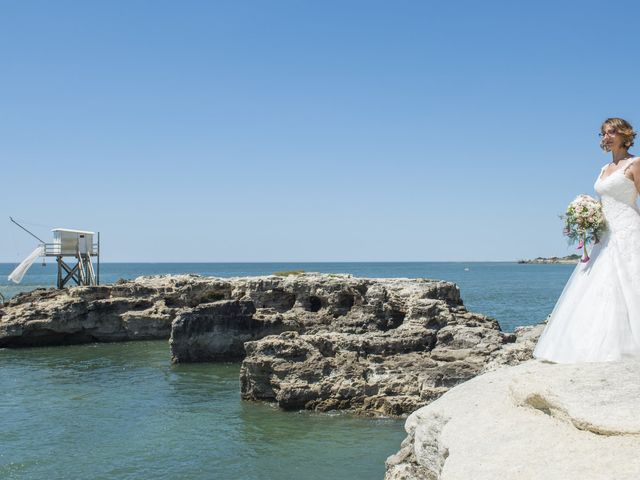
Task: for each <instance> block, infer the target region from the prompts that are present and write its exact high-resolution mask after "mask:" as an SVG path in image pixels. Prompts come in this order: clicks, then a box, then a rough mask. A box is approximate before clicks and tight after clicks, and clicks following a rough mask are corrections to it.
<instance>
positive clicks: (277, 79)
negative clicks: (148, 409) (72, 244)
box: [0, 0, 640, 262]
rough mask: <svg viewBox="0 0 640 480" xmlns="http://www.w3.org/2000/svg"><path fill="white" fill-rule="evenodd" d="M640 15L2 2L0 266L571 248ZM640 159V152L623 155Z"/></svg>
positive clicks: (628, 10) (378, 6) (605, 7)
mask: <svg viewBox="0 0 640 480" xmlns="http://www.w3.org/2000/svg"><path fill="white" fill-rule="evenodd" d="M639 14H640V7H638V6H637V5H636V4H635V3H634V2H616V3H615V4H613V3H611V4H603V3H602V2H590V1H579V2H578V1H575V2H558V3H556V2H547V1H537V2H526V4H524V3H522V4H521V3H520V2H494V1H485V2H471V1H469V2H456V1H452V2H429V1H397V2H389V1H387V2H382V1H366V2H365V1H349V0H344V1H323V2H311V1H276V0H274V1H238V0H236V1H207V2H204V1H203V2H198V1H184V2H175V1H135V0H134V1H112V2H84V1H56V2H49V1H42V2H37V1H17V0H13V1H8V0H0V62H1V71H0V72H1V73H0V87H1V88H0V164H1V165H2V172H3V174H2V180H3V181H2V188H1V189H0V191H1V193H0V225H3V227H2V235H0V261H5V262H18V261H20V260H22V258H23V257H24V256H26V255H27V254H28V253H29V252H30V251H31V250H32V249H33V248H34V247H35V246H36V245H35V242H34V241H32V239H31V238H30V237H28V236H27V235H26V234H24V233H23V232H21V231H20V230H19V229H17V227H15V226H13V225H12V224H11V223H10V222H9V220H8V217H9V215H12V216H14V217H15V218H17V219H19V220H21V221H24V222H25V224H26V225H27V226H28V227H29V228H32V229H33V230H34V231H35V232H36V233H37V234H38V235H40V236H42V237H44V238H45V239H48V238H50V237H51V234H50V233H49V230H50V229H51V228H53V227H67V228H79V229H90V230H96V231H100V232H101V236H102V243H103V245H102V246H103V260H105V261H174V262H176V261H212V262H214V261H247V262H252V261H413V260H415V261H439V260H443V261H445V260H461V261H470V260H514V259H518V258H525V257H535V256H538V255H564V254H566V253H570V252H572V251H573V250H572V249H570V248H569V247H567V243H566V241H565V239H564V238H563V237H562V234H561V222H560V220H559V219H558V215H559V214H560V213H562V212H563V210H564V208H565V206H566V204H567V203H568V202H569V201H570V200H572V199H573V198H574V197H575V196H576V195H577V194H579V193H590V194H592V192H593V182H594V180H595V177H596V175H597V173H598V171H599V168H600V166H601V165H603V164H604V163H606V162H607V161H608V158H607V156H606V155H605V154H604V153H602V152H601V151H600V150H599V148H598V138H597V132H598V129H599V125H600V122H601V121H602V120H603V119H604V118H606V117H608V116H621V117H624V118H627V119H629V120H630V121H631V122H632V123H635V124H636V125H637V126H640V96H639V95H637V89H638V78H639V73H640V72H639V68H638V64H639V62H638V61H637V58H636V57H637V51H636V50H637V48H636V47H637V40H636V34H635V33H634V32H635V28H634V27H633V26H632V25H631V24H632V23H633V22H632V21H630V22H629V23H627V22H626V21H625V20H626V19H630V20H633V19H637V18H639V17H640V16H639ZM632 151H633V150H632Z"/></svg>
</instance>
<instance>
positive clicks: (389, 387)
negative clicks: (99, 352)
mask: <svg viewBox="0 0 640 480" xmlns="http://www.w3.org/2000/svg"><path fill="white" fill-rule="evenodd" d="M3 311H4V313H5V314H4V315H3V316H2V317H1V318H0V347H17V346H35V345H57V344H66V343H84V342H93V341H102V342H105V341H124V340H137V339H151V338H163V339H166V338H168V337H169V336H171V338H170V346H171V352H172V359H173V361H174V362H195V361H219V360H240V359H242V358H243V357H244V361H243V364H242V368H241V393H242V397H243V398H245V399H254V400H268V401H276V402H277V403H278V404H279V406H281V407H282V408H287V409H297V408H307V409H317V410H332V409H351V410H354V411H358V412H367V413H379V414H386V415H401V414H406V413H410V412H412V411H414V410H415V409H417V408H419V407H421V406H423V405H425V404H427V403H428V402H430V401H432V400H434V399H436V398H438V397H439V396H440V395H442V394H443V393H444V392H446V391H447V390H448V389H449V388H451V387H452V386H454V385H457V384H459V383H461V382H464V381H465V380H468V379H470V378H472V377H474V376H476V375H477V374H479V373H481V372H483V371H485V370H486V369H488V368H496V367H498V366H501V365H507V364H516V363H518V362H521V361H523V360H526V359H528V358H530V356H531V348H532V346H533V345H534V344H535V341H533V342H532V341H530V337H531V338H534V339H535V333H534V334H531V333H530V332H529V333H528V331H527V332H524V331H523V332H522V335H520V336H518V335H515V334H507V333H503V332H501V331H500V327H499V325H498V323H497V322H496V321H495V320H493V319H491V318H488V317H485V316H483V315H479V314H475V313H471V312H468V311H467V310H466V309H465V308H464V306H463V305H462V301H461V299H460V292H459V290H458V287H457V286H456V285H455V284H452V283H449V282H443V281H437V280H426V279H367V278H355V277H352V276H350V275H334V274H324V275H323V274H303V275H292V276H286V277H280V276H264V277H243V278H210V277H200V276H196V275H178V276H154V277H140V278H137V279H135V280H133V281H120V282H118V283H116V284H114V285H105V286H99V287H75V288H71V289H68V290H53V289H51V290H39V291H34V292H31V293H28V294H22V295H18V296H16V297H14V298H13V299H12V300H11V301H10V302H9V303H8V304H7V305H6V306H5V307H3ZM245 352H246V357H245Z"/></svg>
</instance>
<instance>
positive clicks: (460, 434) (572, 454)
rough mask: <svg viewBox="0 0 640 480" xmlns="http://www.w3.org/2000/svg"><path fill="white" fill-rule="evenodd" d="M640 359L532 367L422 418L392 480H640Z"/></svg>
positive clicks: (456, 391) (412, 422) (390, 463)
mask: <svg viewBox="0 0 640 480" xmlns="http://www.w3.org/2000/svg"><path fill="white" fill-rule="evenodd" d="M638 378H640V360H630V361H625V362H612V363H583V364H575V365H559V364H551V363H546V362H539V361H536V360H532V361H529V362H526V363H524V364H521V365H518V366H515V367H510V368H502V369H500V370H496V371H493V372H489V373H486V374H484V375H481V376H478V377H476V378H474V379H472V380H470V381H468V382H466V383H464V384H463V385H459V386H457V387H455V388H453V389H451V390H450V391H449V392H447V393H446V394H445V395H444V396H442V397H441V398H439V399H438V400H436V401H435V402H433V403H431V404H430V405H428V406H426V407H423V408H421V409H420V410H418V411H416V412H414V413H413V414H412V415H411V416H409V418H408V419H407V422H406V426H405V428H406V430H407V433H408V437H407V438H406V439H405V441H404V442H403V443H402V449H401V450H400V452H398V453H397V454H395V455H393V456H391V457H389V459H388V460H387V472H386V476H385V479H386V480H400V479H429V480H435V479H442V480H454V479H461V480H463V479H464V480H468V479H470V478H473V479H474V480H485V479H486V480H489V479H491V480H494V479H496V478H505V479H511V478H514V479H515V478H517V479H519V480H520V479H521V480H527V479H545V480H556V479H557V480H566V479H573V478H576V479H577V478H580V479H602V480H604V479H616V480H624V479H629V480H631V479H637V478H638V475H639V472H640V456H638V452H639V451H640V416H639V415H638V411H640V382H638Z"/></svg>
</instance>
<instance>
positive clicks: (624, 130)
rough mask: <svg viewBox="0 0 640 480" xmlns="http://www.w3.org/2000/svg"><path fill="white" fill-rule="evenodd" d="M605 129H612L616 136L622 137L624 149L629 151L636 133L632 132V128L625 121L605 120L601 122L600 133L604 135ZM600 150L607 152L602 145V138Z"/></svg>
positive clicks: (618, 119) (617, 119)
mask: <svg viewBox="0 0 640 480" xmlns="http://www.w3.org/2000/svg"><path fill="white" fill-rule="evenodd" d="M607 127H611V128H613V129H614V130H615V131H616V134H617V135H620V136H621V137H622V141H623V145H624V146H625V148H627V149H629V148H631V147H632V146H633V139H634V138H636V132H634V131H633V127H632V126H631V124H630V123H629V122H627V121H626V120H625V119H623V118H617V117H613V118H607V119H606V120H605V121H604V122H602V126H601V127H600V133H603V134H604V131H605V130H606V128H607ZM600 148H601V149H603V150H604V151H605V152H606V151H607V149H606V147H605V145H604V137H602V141H601V142H600Z"/></svg>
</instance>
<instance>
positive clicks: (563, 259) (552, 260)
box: [518, 254, 580, 264]
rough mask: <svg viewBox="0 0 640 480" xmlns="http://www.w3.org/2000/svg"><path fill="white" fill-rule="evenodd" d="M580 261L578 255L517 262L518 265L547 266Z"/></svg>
mask: <svg viewBox="0 0 640 480" xmlns="http://www.w3.org/2000/svg"><path fill="white" fill-rule="evenodd" d="M579 261H580V255H577V254H573V255H567V256H566V257H537V258H534V259H530V260H518V263H533V264H549V263H563V264H566V263H568V264H571V263H578V262H579Z"/></svg>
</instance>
